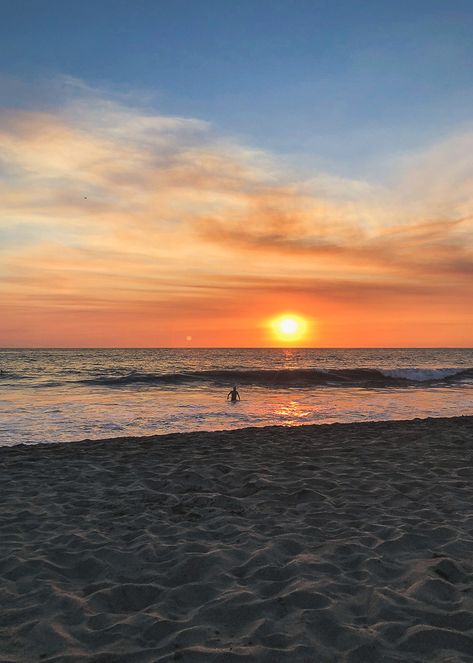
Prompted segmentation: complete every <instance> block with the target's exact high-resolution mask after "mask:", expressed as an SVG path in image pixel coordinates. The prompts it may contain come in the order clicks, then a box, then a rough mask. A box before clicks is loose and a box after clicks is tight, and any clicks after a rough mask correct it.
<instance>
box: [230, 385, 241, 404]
mask: <svg viewBox="0 0 473 663" xmlns="http://www.w3.org/2000/svg"><path fill="white" fill-rule="evenodd" d="M228 399H230V400H231V402H232V403H235V402H236V401H237V400H240V394H239V393H238V391H237V388H236V387H233V389H232V390H231V391H229V392H228V394H227V401H228Z"/></svg>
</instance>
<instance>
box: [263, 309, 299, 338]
mask: <svg viewBox="0 0 473 663" xmlns="http://www.w3.org/2000/svg"><path fill="white" fill-rule="evenodd" d="M271 328H272V330H273V333H274V336H275V337H276V338H277V339H278V340H279V341H285V342H293V341H300V340H302V339H303V338H304V337H305V336H306V333H307V320H305V319H304V318H302V317H301V316H299V315H294V314H292V313H287V314H284V315H280V316H278V317H277V318H275V319H274V320H273V321H272V322H271Z"/></svg>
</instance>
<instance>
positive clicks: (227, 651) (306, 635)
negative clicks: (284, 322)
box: [0, 417, 473, 663]
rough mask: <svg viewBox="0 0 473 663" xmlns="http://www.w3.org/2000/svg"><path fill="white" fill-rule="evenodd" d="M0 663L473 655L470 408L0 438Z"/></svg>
mask: <svg viewBox="0 0 473 663" xmlns="http://www.w3.org/2000/svg"><path fill="white" fill-rule="evenodd" d="M0 599H1V606H2V611H1V615H0V660H1V661H2V663H3V662H6V661H14V662H21V663H24V662H28V661H46V662H50V661H57V662H59V661H60V662H61V663H62V662H68V661H97V662H98V661H101V662H106V661H107V662H110V663H111V662H115V661H123V662H127V663H129V662H133V661H140V662H141V661H146V662H148V661H150V662H151V661H153V662H155V661H183V662H184V663H187V662H194V661H203V662H208V661H218V662H220V661H222V662H226V661H242V660H246V661H249V662H250V661H265V662H267V663H278V662H280V661H283V662H284V663H286V662H287V663H298V662H306V663H309V662H310V663H314V662H315V661H317V662H333V663H340V662H345V661H346V662H359V663H369V662H370V661H376V662H377V661H380V662H381V661H382V662H383V663H390V662H394V661H410V662H416V661H419V662H420V661H429V662H440V661H442V662H446V661H450V662H453V661H455V662H456V661H473V418H471V417H459V418H452V419H425V420H414V421H404V422H375V423H357V424H333V425H325V426H302V427H297V428H284V427H268V428H252V429H244V430H239V431H231V432H230V431H229V432H215V433H190V434H182V435H168V436H160V437H148V438H126V439H123V438H122V439H117V440H107V441H100V442H94V441H85V442H77V443H72V444H62V445H47V446H44V445H43V446H36V447H24V446H21V447H14V448H4V449H0Z"/></svg>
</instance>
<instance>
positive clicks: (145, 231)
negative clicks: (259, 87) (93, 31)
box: [0, 84, 473, 345]
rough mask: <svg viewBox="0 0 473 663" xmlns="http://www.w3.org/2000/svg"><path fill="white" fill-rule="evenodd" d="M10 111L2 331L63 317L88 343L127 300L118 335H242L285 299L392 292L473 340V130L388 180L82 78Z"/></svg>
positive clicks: (3, 184) (345, 311)
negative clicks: (472, 324)
mask: <svg viewBox="0 0 473 663" xmlns="http://www.w3.org/2000/svg"><path fill="white" fill-rule="evenodd" d="M0 127H1V129H0V200H1V206H2V221H1V233H2V243H1V248H0V256H1V266H0V273H1V275H2V286H1V288H2V309H3V319H4V320H9V323H8V324H7V325H5V327H4V330H3V333H2V331H1V330H0V343H4V344H10V345H11V344H15V342H22V343H24V342H27V341H28V340H30V342H31V343H37V342H38V343H39V342H41V343H43V344H44V343H45V342H46V344H48V343H52V342H53V341H54V340H55V339H56V335H55V332H53V330H52V326H51V325H52V322H51V321H52V320H54V324H55V325H56V329H58V330H62V332H63V333H66V332H67V333H69V334H70V333H71V329H72V328H74V329H75V330H76V332H75V339H76V340H75V342H76V343H81V342H82V341H83V342H84V343H87V342H88V343H90V342H91V341H90V339H91V338H92V337H93V333H92V332H91V331H90V330H91V329H92V330H93V329H96V324H95V323H93V322H91V321H93V320H95V321H98V320H102V323H101V324H102V327H101V332H100V339H99V338H98V340H97V342H98V341H99V340H101V342H102V343H105V344H106V343H107V341H106V339H107V333H106V320H107V319H108V320H109V321H110V322H111V321H112V320H113V321H114V324H115V325H117V324H118V323H117V320H119V319H120V315H121V316H122V318H121V319H120V320H121V322H120V323H119V324H118V327H116V328H115V331H114V332H113V333H112V332H110V343H120V342H123V343H127V342H130V341H129V339H131V338H134V339H135V340H134V343H135V344H140V343H144V344H161V343H169V344H179V343H180V342H181V341H182V338H183V337H184V336H183V335H184V334H185V333H186V332H187V331H188V329H189V328H192V329H196V328H197V329H202V330H205V334H207V341H205V340H204V338H203V336H202V337H201V342H202V343H204V344H210V345H211V344H212V343H213V342H215V343H218V344H226V343H228V344H231V343H233V342H234V341H235V333H236V332H235V333H234V332H232V329H233V330H236V329H238V338H240V339H241V338H242V337H241V333H242V332H241V327H242V321H244V326H245V329H246V332H245V333H247V340H245V342H244V344H258V343H263V342H265V340H264V338H263V336H261V334H262V333H263V332H261V334H260V336H258V333H260V332H257V331H255V330H257V329H258V327H259V326H261V320H262V319H263V318H264V316H265V315H267V314H270V313H271V312H272V309H274V308H275V307H277V306H279V307H281V306H282V307H283V308H287V307H288V306H293V307H294V306H299V307H300V308H301V307H303V308H304V313H305V314H306V315H308V316H313V317H317V316H320V314H321V312H322V313H323V314H324V315H325V316H326V318H327V321H328V322H327V328H328V327H330V325H332V326H333V325H335V324H338V325H341V326H343V325H345V326H347V327H348V326H350V320H351V319H352V317H353V315H354V312H356V311H358V314H359V315H360V316H361V317H363V316H367V319H368V318H369V320H370V324H371V322H372V320H373V311H376V310H378V311H379V316H380V319H381V318H382V319H385V318H386V315H387V313H386V312H387V311H388V310H389V307H392V318H393V319H396V320H400V319H402V318H403V317H404V319H405V320H406V324H409V325H411V326H412V320H413V319H415V317H416V311H417V312H419V311H422V312H423V315H424V319H429V320H435V319H436V318H435V315H437V318H438V320H439V321H444V320H449V319H451V320H452V321H454V324H455V325H457V327H458V329H459V330H460V329H461V331H459V332H458V333H456V335H455V333H453V335H452V339H453V340H452V343H455V342H461V343H464V342H465V340H464V339H465V338H466V337H465V334H464V330H463V327H462V325H463V324H465V323H466V321H467V320H469V318H468V315H469V314H468V313H467V309H468V302H469V299H470V297H471V285H472V283H471V279H472V275H473V234H472V231H473V193H472V192H473V187H472V184H473V160H472V159H471V154H472V153H473V133H465V134H463V135H462V136H454V137H452V138H451V140H449V141H444V142H443V143H442V144H440V145H437V146H433V147H432V148H431V149H430V150H429V151H428V152H426V153H424V154H417V155H409V156H406V157H405V158H404V159H403V160H402V162H398V163H397V164H396V168H397V172H396V174H395V175H394V174H393V175H392V178H391V182H389V183H386V184H385V186H384V187H382V186H380V185H374V184H371V183H369V182H363V181H351V180H346V179H343V178H339V177H337V176H335V175H332V174H326V173H316V174H314V173H308V174H307V176H306V177H302V176H301V174H300V173H298V174H297V176H296V175H295V174H294V173H290V172H287V171H284V169H283V168H282V167H281V166H280V165H279V163H278V160H277V158H276V157H275V156H272V155H271V154H268V153H264V152H262V151H259V150H256V149H251V148H249V147H247V146H245V145H242V144H240V143H238V141H236V140H232V139H229V138H226V137H222V136H220V135H218V133H217V132H216V131H215V130H214V129H213V128H212V127H211V126H209V125H208V124H207V123H205V122H202V121H201V120H196V119H192V118H181V117H168V116H161V115H157V114H154V113H151V112H149V111H148V112H144V111H143V110H140V109H136V108H133V107H132V106H131V105H127V104H125V103H123V101H120V100H117V99H116V98H114V97H113V96H112V97H110V96H108V97H107V96H104V95H103V94H102V95H100V94H98V93H97V92H96V91H94V90H90V89H88V88H87V87H86V86H81V85H80V84H74V94H73V95H72V99H70V100H69V101H68V103H65V104H64V105H63V106H62V107H61V108H60V109H59V110H55V111H52V110H48V111H46V110H44V111H42V112H35V111H25V110H23V111H21V112H20V111H13V110H8V111H7V110H5V111H3V113H2V117H1V123H0ZM427 310H428V311H429V312H430V313H429V315H428V316H427V314H426V311H427ZM58 312H62V313H58ZM64 312H67V319H66V322H64V320H65V318H64V315H65V314H64ZM435 312H436V313H435ZM61 315H62V316H63V318H61V317H60V316H61ZM107 316H108V317H107ZM425 316H427V317H425ZM374 317H376V316H374ZM58 320H59V321H60V320H62V322H59V327H57V325H58ZM125 320H128V327H127V326H126V324H125V322H124V321H125ZM134 320H135V321H136V320H141V321H142V322H141V323H140V324H141V326H140V325H138V327H136V325H135V327H134V326H133V325H134V323H133V321H134ZM32 321H33V322H32ZM143 321H145V322H143ZM216 321H218V325H219V329H220V331H219V332H218V333H217V332H216V331H215V329H216V324H217V322H216ZM97 324H98V323H97ZM452 324H453V323H452ZM25 325H33V326H34V327H35V328H34V329H29V330H27V329H25ZM322 327H323V325H322ZM78 329H79V330H80V329H83V335H82V336H81V334H80V333H78V332H77V330H78ZM87 329H89V331H90V333H89V332H88V331H86V330H87ZM117 329H120V330H121V331H120V333H118V332H117ZM133 329H134V330H135V331H133ZM48 330H49V331H48ZM212 330H213V331H212ZM360 330H361V327H360ZM58 333H59V331H58ZM203 333H204V331H203V332H202V334H203ZM120 334H121V336H120ZM133 334H135V335H133ZM251 334H253V337H252V336H251ZM255 334H256V335H255ZM360 334H361V331H360ZM366 334H367V335H368V337H369V340H367V342H368V343H371V344H376V343H377V341H376V338H375V337H374V336H373V334H371V332H370V329H369V326H367V329H366ZM370 334H371V335H370ZM197 337H198V335H197ZM411 337H412V339H414V338H415V337H416V336H415V333H413V334H411V336H410V337H409V338H411ZM120 338H122V341H120V340H119V339H120ZM250 338H253V339H254V340H253V341H251V340H250ZM419 338H420V337H419ZM17 339H19V340H18V341H17ZM44 339H50V341H45V340H44ZM81 339H82V341H81ZM225 339H227V341H225ZM245 339H246V337H245ZM442 339H443V337H442ZM455 339H457V340H455ZM458 339H460V340H458ZM323 340H324V341H325V343H326V344H330V343H331V339H330V337H329V335H328V333H327V338H324V339H323ZM394 341H395V339H394V338H393V341H392V342H393V343H394ZM471 341H473V337H472V338H471ZM412 342H414V341H412ZM394 344H395V343H394Z"/></svg>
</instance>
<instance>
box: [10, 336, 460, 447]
mask: <svg viewBox="0 0 473 663" xmlns="http://www.w3.org/2000/svg"><path fill="white" fill-rule="evenodd" d="M233 385H237V387H238V390H239V393H240V396H241V401H239V402H237V403H230V402H227V400H226V396H227V393H228V391H229V390H230V389H231V387H232V386H233ZM464 414H465V415H466V414H469V415H473V350H472V349H78V350H74V349H67V350H65V349H48V350H45V349H34V350H29V349H22V350H18V349H3V350H0V446H9V445H14V444H20V443H24V444H37V443H45V442H70V441H74V440H82V439H100V438H107V437H117V436H131V435H152V434H158V433H172V432H184V431H196V430H220V429H233V428H242V427H245V426H268V425H275V424H276V425H286V426H293V425H298V424H309V423H310V424H312V423H332V422H354V421H366V420H380V419H413V418H416V417H428V416H433V417H440V416H457V415H464Z"/></svg>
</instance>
